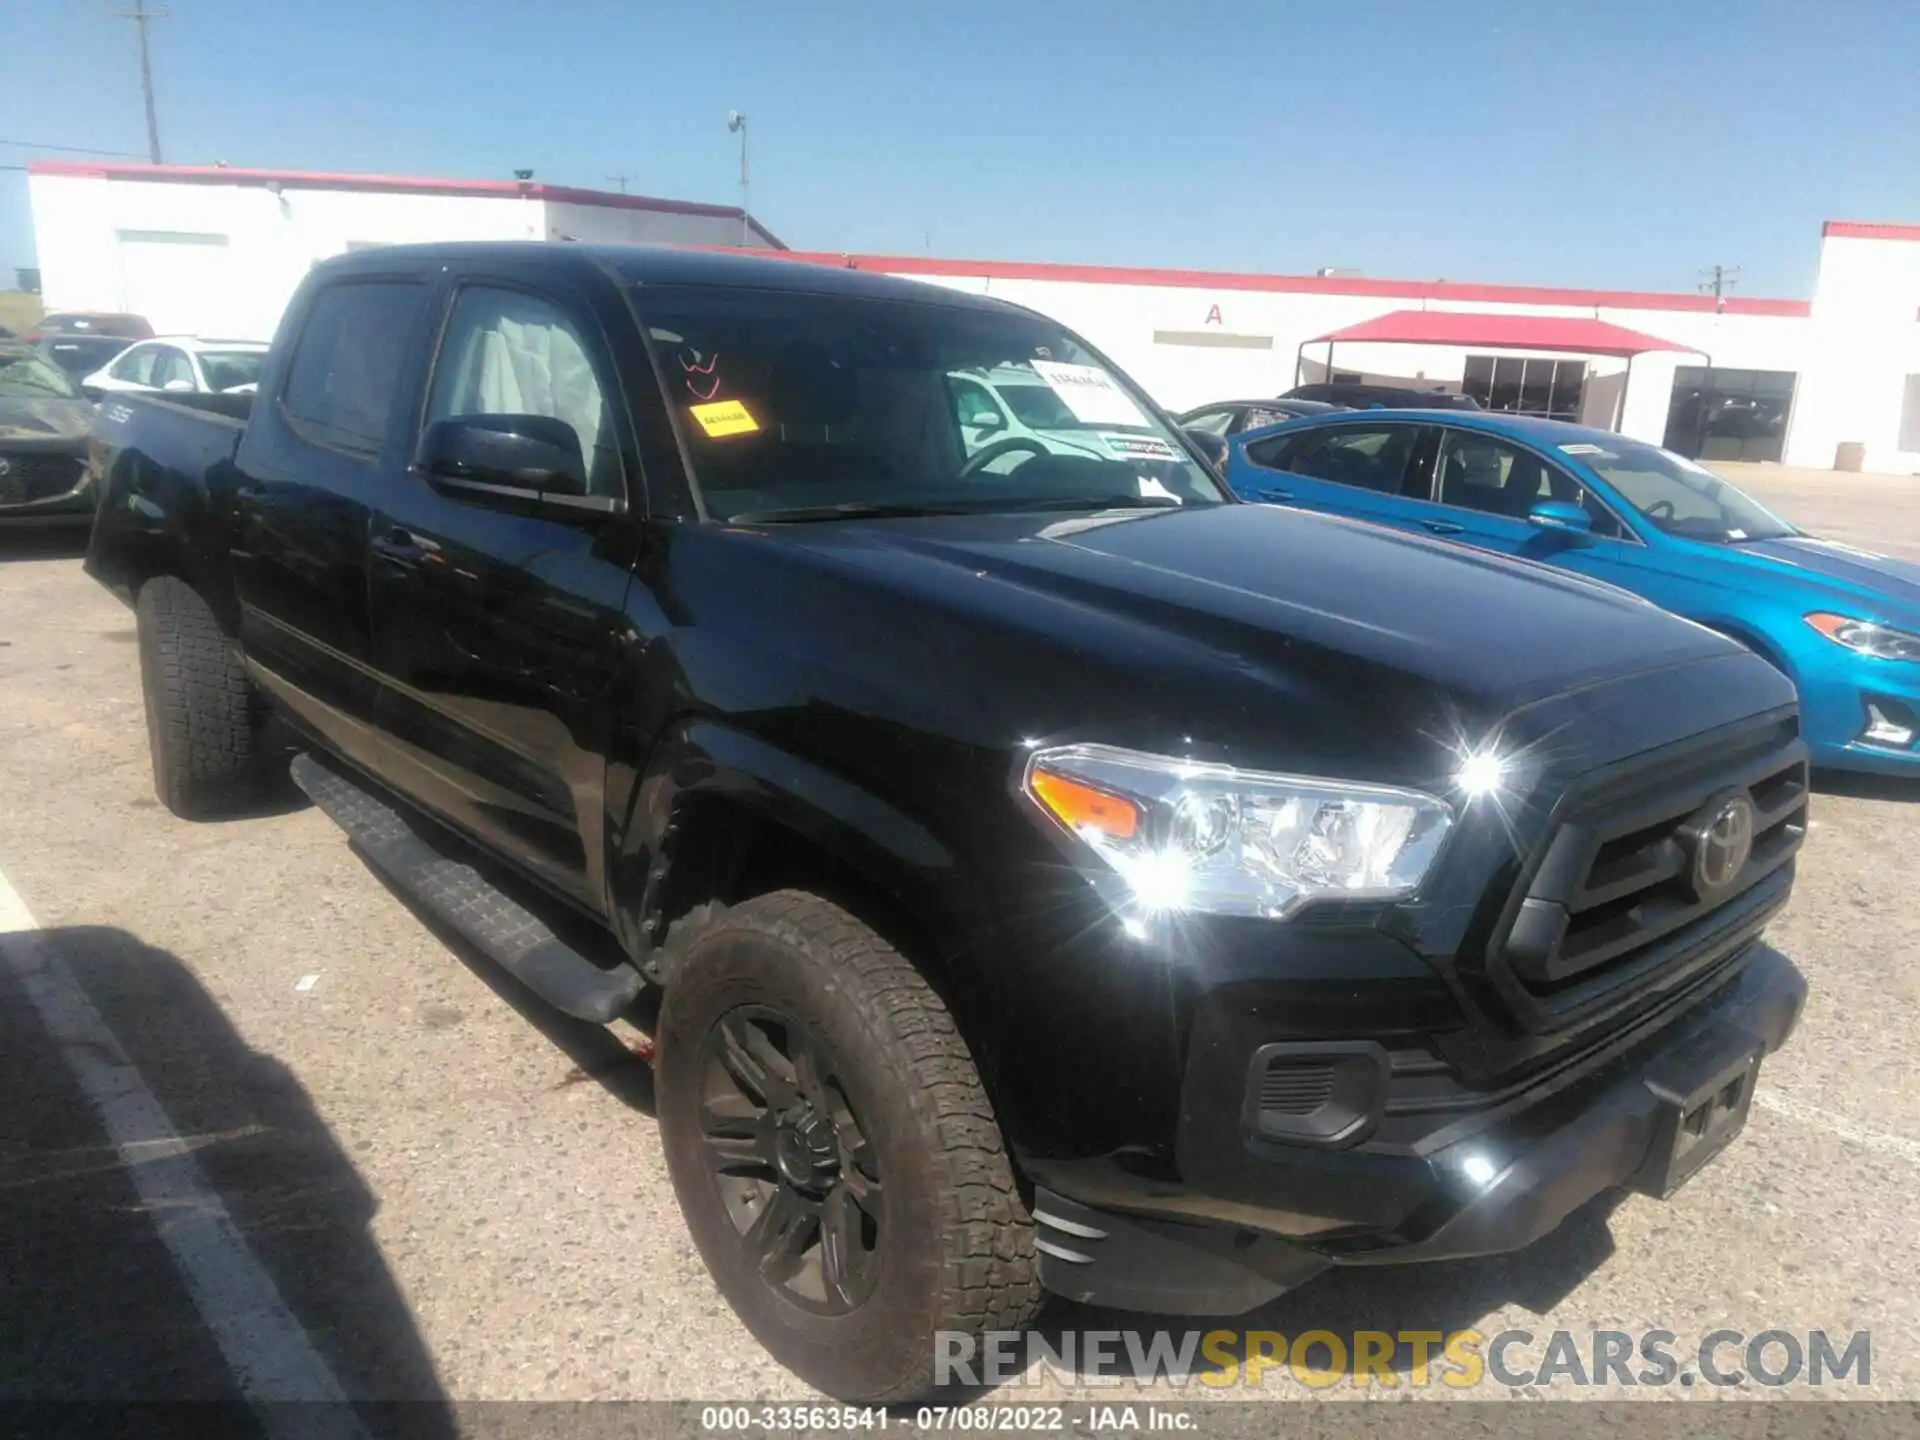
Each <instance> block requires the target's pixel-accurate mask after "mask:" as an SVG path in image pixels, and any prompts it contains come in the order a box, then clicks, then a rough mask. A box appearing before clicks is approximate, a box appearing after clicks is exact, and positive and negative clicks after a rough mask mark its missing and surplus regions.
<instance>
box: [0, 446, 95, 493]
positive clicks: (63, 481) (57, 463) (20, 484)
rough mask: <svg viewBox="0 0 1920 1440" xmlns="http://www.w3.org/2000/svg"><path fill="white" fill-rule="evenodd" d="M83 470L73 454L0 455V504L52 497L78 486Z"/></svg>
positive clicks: (77, 458) (82, 466)
mask: <svg viewBox="0 0 1920 1440" xmlns="http://www.w3.org/2000/svg"><path fill="white" fill-rule="evenodd" d="M83 473H85V465H84V462H82V461H81V460H80V458H79V457H78V456H75V455H0V505H29V504H32V503H33V502H34V501H35V500H52V499H54V498H55V497H56V496H60V495H64V494H66V493H67V492H68V491H69V490H71V489H73V487H74V486H76V485H78V484H79V483H80V477H81V475H82V474H83Z"/></svg>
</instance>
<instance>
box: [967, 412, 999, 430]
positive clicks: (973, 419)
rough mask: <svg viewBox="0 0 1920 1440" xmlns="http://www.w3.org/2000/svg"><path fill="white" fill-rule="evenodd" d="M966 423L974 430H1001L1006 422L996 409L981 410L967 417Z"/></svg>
mask: <svg viewBox="0 0 1920 1440" xmlns="http://www.w3.org/2000/svg"><path fill="white" fill-rule="evenodd" d="M966 423H967V424H968V425H971V426H972V427H973V428H974V429H975V430H1001V429H1004V428H1005V427H1006V423H1007V422H1006V420H1005V419H1003V418H1002V417H1001V414H1000V412H999V411H998V410H981V411H978V412H976V413H975V414H973V415H972V416H970V417H968V419H967V421H966Z"/></svg>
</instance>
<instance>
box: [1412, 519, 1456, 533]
mask: <svg viewBox="0 0 1920 1440" xmlns="http://www.w3.org/2000/svg"><path fill="white" fill-rule="evenodd" d="M1420 523H1421V525H1422V526H1424V527H1425V528H1426V529H1428V530H1431V531H1432V532H1433V533H1434V534H1436V535H1459V534H1461V533H1462V532H1464V531H1465V530H1466V528H1467V527H1466V526H1464V525H1456V524H1454V523H1453V521H1451V520H1422V521H1421V522H1420Z"/></svg>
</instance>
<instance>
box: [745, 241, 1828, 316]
mask: <svg viewBox="0 0 1920 1440" xmlns="http://www.w3.org/2000/svg"><path fill="white" fill-rule="evenodd" d="M783 253H784V254H785V255H786V257H787V258H789V259H793V260H808V261H812V262H813V263H815V264H819V265H838V266H841V267H843V268H845V269H850V270H876V271H883V272H885V273H887V274H892V275H956V276H959V275H965V276H981V277H985V278H988V279H993V280H1055V281H1065V282H1068V283H1075V284H1082V285H1160V286H1168V287H1172V288H1177V289H1188V290H1256V291H1268V292H1279V293H1288V294H1304V295H1369V296H1380V297H1384V298H1387V299H1394V300H1457V301H1466V302H1469V303H1477V304H1488V305H1577V306H1579V307H1581V308H1582V309H1592V308H1594V307H1602V308H1605V309H1609V310H1689V311H1703V312H1707V313H1711V312H1712V311H1713V308H1714V302H1713V297H1712V296H1711V295H1678V294H1671V293H1668V292H1665V291H1640V290H1555V289H1551V288H1548V287H1544V286H1535V285H1471V284H1462V283H1459V282H1456V281H1449V280H1368V279H1361V278H1356V277H1353V276H1339V275H1250V274H1244V273H1240V272H1235V271H1229V270H1154V269H1139V268H1134V267H1127V266H1110V265H1054V264H1044V263H1037V262H1032V261H1025V260H935V259H929V258H927V257H926V256H923V255H850V254H832V253H829V252H826V251H804V250H789V251H785V252H783ZM1725 310H1726V313H1727V314H1729V315H1774V316H1780V317H1783V318H1804V317H1805V316H1806V315H1808V314H1809V313H1811V307H1810V306H1809V305H1808V303H1807V302H1806V301H1805V300H1759V299H1750V298H1740V299H1729V300H1728V301H1727V302H1726V307H1725Z"/></svg>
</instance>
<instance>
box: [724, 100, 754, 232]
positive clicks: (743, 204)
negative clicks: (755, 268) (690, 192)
mask: <svg viewBox="0 0 1920 1440" xmlns="http://www.w3.org/2000/svg"><path fill="white" fill-rule="evenodd" d="M727 129H729V130H731V131H733V132H734V133H735V134H736V135H738V136H739V137H740V243H741V244H742V245H745V246H750V245H752V244H753V225H752V222H751V221H750V220H749V219H748V218H747V215H748V212H747V117H746V116H745V115H742V114H741V113H740V112H739V111H738V110H729V111H727Z"/></svg>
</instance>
